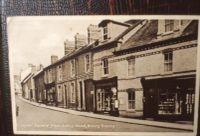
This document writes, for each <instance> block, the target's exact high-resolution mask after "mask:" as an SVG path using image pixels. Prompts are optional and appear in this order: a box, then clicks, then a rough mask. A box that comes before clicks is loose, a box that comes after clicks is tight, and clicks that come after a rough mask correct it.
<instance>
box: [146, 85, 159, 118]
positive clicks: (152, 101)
mask: <svg viewBox="0 0 200 136" xmlns="http://www.w3.org/2000/svg"><path fill="white" fill-rule="evenodd" d="M146 93H148V94H146V95H145V96H146V98H145V103H144V116H145V117H148V118H154V117H155V116H156V115H157V111H158V106H157V105H158V102H157V90H155V89H153V88H150V89H148V92H146Z"/></svg>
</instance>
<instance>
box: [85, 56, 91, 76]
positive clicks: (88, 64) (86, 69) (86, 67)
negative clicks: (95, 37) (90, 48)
mask: <svg viewBox="0 0 200 136" xmlns="http://www.w3.org/2000/svg"><path fill="white" fill-rule="evenodd" d="M89 71H90V56H89V55H88V54H87V55H86V56H85V72H86V73H87V72H89Z"/></svg>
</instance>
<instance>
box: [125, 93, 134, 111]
mask: <svg viewBox="0 0 200 136" xmlns="http://www.w3.org/2000/svg"><path fill="white" fill-rule="evenodd" d="M132 94H134V95H132ZM129 95H131V99H129ZM130 102H131V104H132V106H133V107H132V108H130V107H131V106H130ZM135 102H136V93H135V91H134V90H132V91H127V110H129V111H135V109H136V103H135Z"/></svg>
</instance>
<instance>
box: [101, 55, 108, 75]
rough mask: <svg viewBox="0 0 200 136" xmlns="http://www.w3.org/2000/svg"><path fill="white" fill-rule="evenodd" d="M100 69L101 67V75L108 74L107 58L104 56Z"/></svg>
mask: <svg viewBox="0 0 200 136" xmlns="http://www.w3.org/2000/svg"><path fill="white" fill-rule="evenodd" d="M102 69H103V75H108V73H109V71H108V59H107V58H105V59H103V60H102Z"/></svg>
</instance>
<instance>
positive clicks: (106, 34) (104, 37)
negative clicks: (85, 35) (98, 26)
mask: <svg viewBox="0 0 200 136" xmlns="http://www.w3.org/2000/svg"><path fill="white" fill-rule="evenodd" d="M107 39H108V26H105V27H103V40H107Z"/></svg>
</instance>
